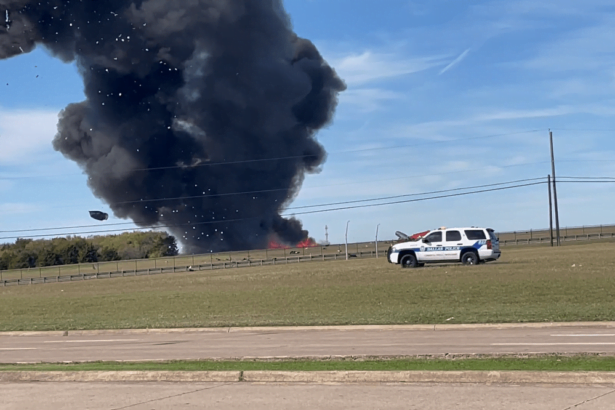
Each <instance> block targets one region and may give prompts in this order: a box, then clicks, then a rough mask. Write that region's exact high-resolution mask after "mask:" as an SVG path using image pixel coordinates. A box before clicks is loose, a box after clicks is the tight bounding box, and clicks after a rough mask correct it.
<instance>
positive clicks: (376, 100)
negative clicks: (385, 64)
mask: <svg viewBox="0 0 615 410" xmlns="http://www.w3.org/2000/svg"><path fill="white" fill-rule="evenodd" d="M403 97H404V96H403V94H401V93H397V92H394V91H390V90H386V89H382V88H359V89H350V90H348V91H346V92H345V93H344V94H343V95H342V96H341V97H340V102H341V104H343V105H350V106H352V107H353V109H354V110H358V111H360V112H363V113H366V112H373V111H377V110H379V109H381V108H382V104H383V103H386V102H390V101H395V100H400V99H402V98H403Z"/></svg>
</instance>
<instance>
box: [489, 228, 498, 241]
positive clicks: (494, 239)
mask: <svg viewBox="0 0 615 410" xmlns="http://www.w3.org/2000/svg"><path fill="white" fill-rule="evenodd" d="M487 232H489V237H490V238H491V240H492V241H497V240H498V237H497V236H496V235H495V232H493V229H487Z"/></svg>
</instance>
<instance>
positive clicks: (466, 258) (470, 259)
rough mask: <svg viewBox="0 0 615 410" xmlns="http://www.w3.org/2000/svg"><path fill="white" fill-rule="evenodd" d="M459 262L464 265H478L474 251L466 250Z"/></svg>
mask: <svg viewBox="0 0 615 410" xmlns="http://www.w3.org/2000/svg"><path fill="white" fill-rule="evenodd" d="M461 263H463V264H464V265H478V263H479V259H478V255H477V254H476V252H466V253H464V254H463V256H462V257H461Z"/></svg>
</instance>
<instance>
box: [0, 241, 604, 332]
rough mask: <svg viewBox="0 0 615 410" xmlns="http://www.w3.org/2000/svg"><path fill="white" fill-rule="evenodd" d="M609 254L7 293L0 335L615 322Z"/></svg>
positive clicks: (514, 256) (246, 273)
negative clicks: (291, 326) (299, 326)
mask: <svg viewBox="0 0 615 410" xmlns="http://www.w3.org/2000/svg"><path fill="white" fill-rule="evenodd" d="M614 251H615V244H614V243H612V242H610V243H599V244H596V243H589V244H588V243H583V244H580V245H569V246H564V247H561V248H550V247H523V248H521V247H519V248H508V249H505V250H504V253H503V257H502V259H501V261H499V262H497V263H490V264H486V265H480V266H473V267H467V266H461V265H447V266H435V267H427V268H421V269H416V270H402V269H400V268H399V266H397V265H390V264H388V263H387V262H386V260H385V259H383V258H380V259H364V260H360V259H353V260H350V261H337V262H312V263H306V264H294V265H280V266H267V267H253V268H246V269H230V270H226V271H211V272H209V271H205V272H193V273H181V274H180V273H177V274H168V275H156V276H142V277H130V278H118V279H107V280H94V281H85V282H73V283H59V284H48V285H37V286H20V287H6V288H0V331H10V330H76V329H111V328H114V329H119V328H173V327H205V326H264V325H280V326H286V325H343V324H408V323H430V324H433V323H493V322H544V321H555V322H559V321H576V320H582V321H602V320H615V254H614ZM449 318H454V319H450V320H448V321H447V319H449Z"/></svg>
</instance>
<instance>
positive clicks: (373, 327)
mask: <svg viewBox="0 0 615 410" xmlns="http://www.w3.org/2000/svg"><path fill="white" fill-rule="evenodd" d="M567 327H585V328H594V329H596V328H601V329H608V328H615V322H543V323H534V322H532V323H470V324H431V325H347V326H262V327H206V328H176V329H101V330H69V331H66V330H60V331H57V330H56V331H23V332H22V331H16V332H0V337H2V336H11V337H19V336H27V337H31V336H68V335H69V334H70V335H71V336H96V335H140V334H169V333H208V332H210V333H211V332H213V333H241V332H249V333H260V332H297V331H306V332H307V331H357V330H364V331H375V330H414V331H435V330H441V331H446V330H481V329H498V330H505V329H545V328H567Z"/></svg>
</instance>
